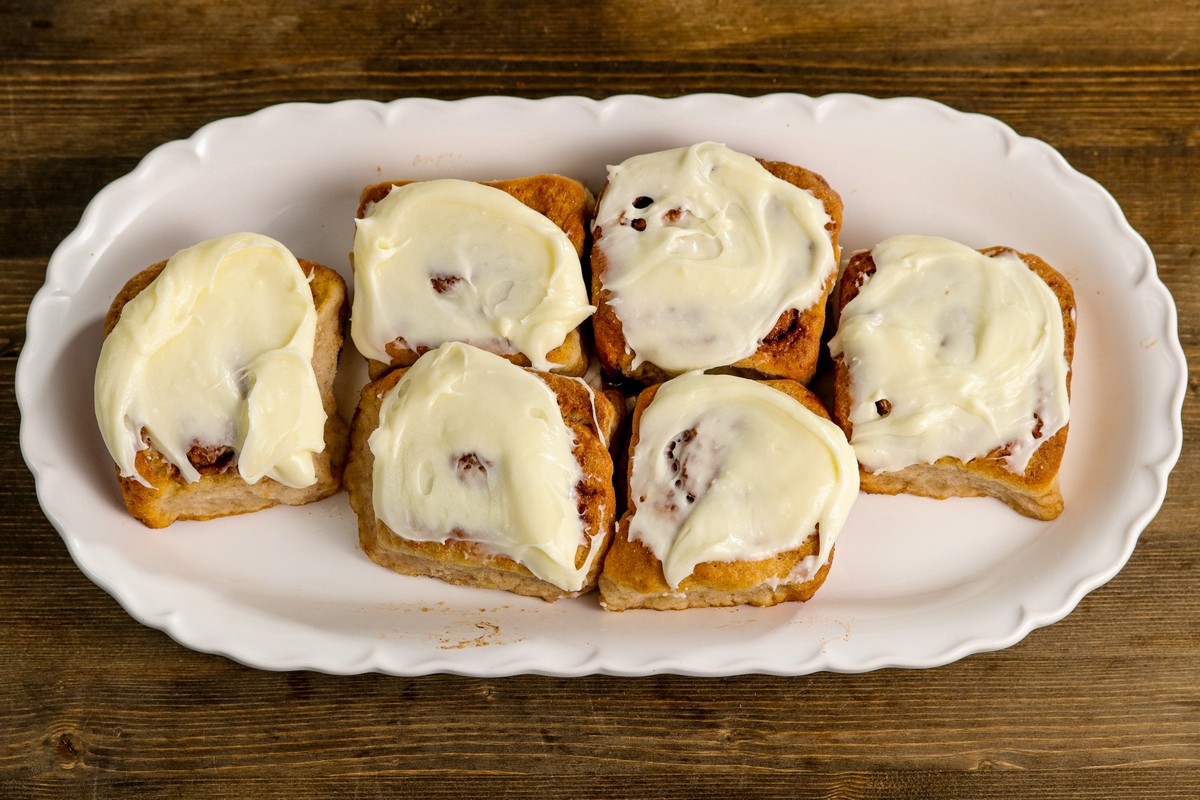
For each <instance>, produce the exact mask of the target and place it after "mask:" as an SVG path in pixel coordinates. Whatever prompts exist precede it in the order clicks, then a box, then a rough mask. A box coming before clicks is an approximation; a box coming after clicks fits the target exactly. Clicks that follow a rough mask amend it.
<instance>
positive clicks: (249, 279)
mask: <svg viewBox="0 0 1200 800" xmlns="http://www.w3.org/2000/svg"><path fill="white" fill-rule="evenodd" d="M316 329H317V312H316V308H315V306H314V302H313V296H312V292H311V291H310V289H309V286H308V277H307V276H306V275H305V274H304V270H303V269H302V268H301V267H300V264H299V262H297V260H296V258H295V256H293V255H292V254H291V253H290V252H289V251H288V250H287V248H286V247H284V246H283V245H282V244H280V243H279V242H277V241H275V240H274V239H270V238H268V237H266V236H262V235H259V234H254V233H235V234H230V235H228V236H222V237H220V238H217V239H213V240H210V241H207V242H203V243H201V244H198V245H195V246H194V247H189V248H187V249H185V250H181V251H180V252H178V253H176V254H175V255H174V256H173V257H172V258H171V259H170V260H169V261H168V262H167V264H166V267H165V268H164V269H163V270H162V272H161V273H160V274H159V275H158V276H157V277H156V278H155V279H154V280H153V281H152V282H151V283H150V284H149V285H148V286H147V287H146V288H145V289H144V290H143V291H141V292H140V293H139V294H138V295H137V296H136V297H134V298H133V299H132V300H130V301H129V302H128V303H126V304H125V306H124V308H123V309H122V311H121V317H120V320H119V321H118V322H117V324H116V326H115V327H114V328H113V330H112V332H111V333H110V334H109V335H108V337H107V338H106V339H105V340H104V344H103V346H102V348H101V351H100V360H99V363H98V364H97V367H96V383H95V411H96V419H97V422H98V423H99V426H100V432H101V434H102V436H103V437H104V443H105V445H106V446H107V447H108V451H109V453H110V454H111V455H112V457H113V460H114V461H116V463H117V466H118V467H119V469H120V473H121V475H122V476H124V477H132V478H136V479H137V480H138V481H139V482H141V483H143V484H145V485H147V486H149V485H150V484H149V483H148V482H147V481H146V479H145V478H144V477H143V476H142V475H140V474H139V473H138V472H137V470H136V466H135V461H136V457H137V453H138V451H140V450H143V449H145V448H146V447H147V445H146V443H145V442H144V441H143V439H142V432H143V431H145V434H146V437H147V438H148V439H149V442H150V445H152V446H153V447H154V449H156V450H157V451H159V452H160V453H161V454H162V455H163V457H164V458H166V460H167V461H169V462H170V463H171V464H173V465H174V466H175V467H176V468H178V469H179V472H180V474H181V475H182V476H183V477H184V478H185V479H186V480H187V481H189V482H195V481H197V480H199V479H200V474H199V473H198V472H197V470H196V468H195V467H194V466H193V465H192V464H191V462H190V461H189V460H188V451H189V450H190V449H191V448H192V447H193V446H196V445H199V446H202V447H210V446H228V447H232V448H233V450H235V451H236V453H237V468H238V472H239V473H240V474H241V476H242V478H243V479H244V480H245V481H246V482H247V483H251V484H253V483H257V482H258V481H259V480H260V479H261V478H263V477H264V476H265V477H268V478H271V479H273V480H276V481H278V482H279V483H282V484H284V485H286V486H290V487H293V488H303V487H306V486H311V485H312V484H313V483H315V482H316V467H315V464H314V461H313V455H314V454H315V453H319V452H321V451H322V450H324V448H325V436H324V430H325V420H326V415H325V410H324V408H323V406H322V403H321V393H320V388H319V387H318V385H317V378H316V375H315V373H314V371H313V367H312V358H313V346H314V341H315V337H316Z"/></svg>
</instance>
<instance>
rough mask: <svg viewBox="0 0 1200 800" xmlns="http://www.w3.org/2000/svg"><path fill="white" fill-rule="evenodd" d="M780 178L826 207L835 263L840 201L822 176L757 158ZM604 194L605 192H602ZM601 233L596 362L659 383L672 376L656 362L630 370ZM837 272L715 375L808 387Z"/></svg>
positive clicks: (595, 277)
mask: <svg viewBox="0 0 1200 800" xmlns="http://www.w3.org/2000/svg"><path fill="white" fill-rule="evenodd" d="M758 161H759V163H760V164H762V165H763V167H764V168H765V169H766V170H767V171H768V172H770V173H771V174H772V175H774V176H775V177H777V178H779V179H780V180H785V181H787V182H788V183H790V184H792V185H794V186H797V187H799V188H801V189H804V190H806V191H808V192H810V193H811V194H812V195H813V196H814V197H816V198H817V199H818V200H820V201H821V203H822V204H823V205H824V206H825V213H826V214H828V215H829V217H830V222H829V223H828V224H827V225H826V226H825V229H826V230H827V231H828V232H829V238H830V241H831V242H832V243H833V252H834V257H835V261H836V260H837V258H839V257H840V253H841V250H840V245H839V241H838V239H839V236H840V233H841V229H842V199H841V197H840V196H839V195H838V193H837V192H835V191H834V190H833V189H832V188H830V186H829V184H828V183H827V182H826V181H825V179H824V178H823V177H821V176H820V175H818V174H817V173H815V172H812V171H810V170H807V169H805V168H803V167H798V166H795V165H794V164H788V163H785V162H782V161H763V160H762V159H759V160H758ZM601 196H603V190H602V191H601ZM603 234H604V232H603V231H602V230H597V231H596V232H595V242H594V244H593V247H592V254H591V265H592V303H593V304H594V305H595V306H596V313H595V314H594V315H593V317H592V327H593V330H594V332H595V340H596V355H597V356H598V357H599V358H600V363H601V364H603V365H604V366H605V368H606V369H607V370H609V371H611V372H613V373H620V374H622V375H624V376H626V377H628V378H632V379H634V380H637V381H639V382H641V383H643V384H650V383H658V382H661V381H665V380H667V379H668V378H670V377H671V375H670V373H668V372H666V371H665V370H663V369H662V368H660V367H659V366H657V365H656V364H653V363H650V362H646V361H644V362H642V363H641V364H639V365H638V366H637V367H636V368H635V367H634V366H633V353H632V352H630V350H629V348H628V343H627V342H626V340H625V333H624V330H623V327H622V325H621V319H620V317H618V316H617V314H616V311H615V310H614V309H613V307H612V303H611V300H612V292H610V291H608V290H607V289H605V288H604V275H605V273H606V272H607V270H608V262H607V259H606V258H605V253H604V246H603V238H604V235H603ZM835 280H836V274H830V276H829V279H828V280H827V281H826V284H825V286H824V288H823V289H822V292H821V297H820V299H818V300H817V301H816V302H815V303H813V304H812V305H811V306H809V307H808V308H805V309H788V310H786V311H784V312H783V314H781V315H780V317H779V319H778V320H777V321H776V323H775V325H774V327H773V328H772V329H771V331H770V333H768V334H767V335H766V336H764V337H763V338H762V339H761V340H760V341H759V345H758V349H757V350H756V351H755V352H754V353H752V354H751V355H750V356H748V357H746V358H744V359H742V360H741V361H738V362H736V363H734V364H731V365H728V366H727V367H725V368H722V369H716V370H712V371H713V372H729V373H733V374H738V375H743V376H745V377H751V378H788V379H791V380H796V381H799V382H800V383H808V382H809V381H810V380H812V377H813V374H814V373H815V372H816V369H817V359H818V355H819V353H820V339H821V332H822V330H823V329H824V327H825V305H826V300H827V299H828V297H829V294H830V292H831V291H832V290H833V286H834V282H835Z"/></svg>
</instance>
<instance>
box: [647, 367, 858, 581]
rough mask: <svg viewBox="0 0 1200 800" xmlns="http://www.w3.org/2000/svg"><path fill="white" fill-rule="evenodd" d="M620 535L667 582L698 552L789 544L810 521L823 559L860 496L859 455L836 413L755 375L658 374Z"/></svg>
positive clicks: (750, 552) (807, 567) (708, 554)
mask: <svg viewBox="0 0 1200 800" xmlns="http://www.w3.org/2000/svg"><path fill="white" fill-rule="evenodd" d="M638 430H639V435H638V442H637V445H636V446H635V448H634V450H633V454H632V460H633V467H632V476H631V479H630V481H631V482H630V499H631V501H632V502H633V503H634V504H635V505H636V508H635V510H634V513H633V515H632V517H631V518H630V521H629V538H630V539H631V540H636V541H641V542H642V543H644V544H645V545H646V546H647V547H648V548H649V549H650V551H651V552H653V553H654V555H655V557H656V558H658V560H659V561H661V562H662V565H663V574H664V577H665V578H666V581H667V584H668V585H670V586H671V587H672V588H676V587H678V586H679V584H680V582H682V581H683V580H684V579H685V578H687V577H688V576H689V575H691V574H692V572H693V571H694V570H695V568H696V565H697V564H700V563H702V562H706V561H749V560H757V559H763V558H768V557H771V556H774V555H777V554H779V553H782V552H786V551H788V550H794V549H796V548H797V547H799V546H801V545H802V544H803V543H804V541H805V540H806V539H807V538H808V537H809V536H810V535H812V533H813V531H814V530H816V531H817V532H818V534H819V537H820V550H819V552H818V555H817V556H816V557H815V558H811V559H809V560H808V563H806V564H802V566H803V567H804V572H805V575H806V576H809V577H811V576H812V575H815V574H816V572H817V570H819V569H820V568H821V567H822V566H823V565H824V564H825V563H826V562H827V561H828V560H829V555H830V553H831V552H832V551H833V547H834V543H835V541H836V540H837V537H838V534H839V533H840V532H841V530H842V527H843V526H844V524H845V521H846V518H847V516H848V515H849V512H850V508H851V506H852V505H853V503H854V500H855V498H856V497H857V495H858V464H857V462H856V461H855V458H854V451H853V450H851V448H850V446H849V444H847V443H846V437H845V436H844V435H843V434H842V431H841V429H839V428H838V427H837V425H835V424H834V423H832V422H830V421H829V420H827V419H824V418H823V417H820V416H818V415H817V414H814V413H813V412H812V411H810V410H808V409H807V408H805V407H804V406H803V405H801V404H800V403H799V402H797V401H796V400H795V399H794V398H792V397H790V396H788V395H786V394H784V393H783V392H781V391H779V390H777V389H774V388H772V387H771V386H768V385H766V384H763V383H758V382H756V381H752V380H747V379H745V378H739V377H735V376H731V375H706V374H703V373H700V372H689V373H686V374H684V375H681V376H679V377H676V378H673V379H672V380H670V381H667V382H666V383H664V384H662V385H661V386H660V388H659V389H658V392H657V393H656V394H655V396H654V399H653V401H652V402H651V403H650V405H649V406H647V407H646V409H645V411H644V412H643V413H642V416H641V419H640V421H639V426H638Z"/></svg>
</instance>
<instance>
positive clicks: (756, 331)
mask: <svg viewBox="0 0 1200 800" xmlns="http://www.w3.org/2000/svg"><path fill="white" fill-rule="evenodd" d="M829 222H830V217H829V215H828V214H827V213H826V211H825V207H824V204H823V203H822V202H821V201H820V200H819V199H817V198H816V197H815V196H813V194H812V193H811V192H808V191H805V190H804V189H800V188H799V187H797V186H794V185H792V184H790V183H788V182H787V181H784V180H781V179H779V178H777V177H775V176H774V175H772V174H771V173H770V172H768V171H767V170H766V169H765V168H764V167H763V166H762V165H761V164H759V163H758V162H757V161H756V160H755V159H753V158H751V157H750V156H748V155H743V154H741V153H737V152H735V151H733V150H731V149H729V148H728V147H726V146H724V145H721V144H715V143H713V142H704V143H701V144H697V145H693V146H691V147H684V148H678V149H675V150H666V151H662V152H658V153H649V154H645V155H640V156H635V157H633V158H630V159H628V160H627V161H625V162H623V163H622V164H619V165H617V166H610V167H609V168H608V184H607V186H606V187H605V190H604V194H603V196H602V198H601V200H600V205H599V207H598V209H597V212H596V220H595V223H594V225H593V230H594V231H595V233H596V240H597V247H600V248H602V249H603V252H604V259H605V263H606V268H605V272H604V274H603V276H602V282H603V287H602V288H604V289H606V290H608V291H609V292H611V298H610V299H609V301H608V302H609V303H610V304H611V306H612V308H613V310H614V312H615V313H616V315H617V317H619V318H620V320H621V327H622V331H623V333H624V336H625V340H626V343H627V346H628V349H629V350H630V351H631V354H632V356H633V367H634V368H636V367H637V366H638V365H640V364H641V363H642V362H645V361H649V362H651V363H653V364H655V365H657V366H659V367H661V368H662V369H664V370H666V371H668V372H671V373H680V372H685V371H687V370H693V369H709V368H712V367H719V366H725V365H728V364H733V363H735V362H737V361H740V360H742V359H744V358H746V357H748V356H750V355H752V354H753V353H754V352H755V351H756V350H757V349H758V346H759V342H760V340H762V338H763V337H765V336H766V335H767V334H769V333H770V332H771V329H772V328H773V327H774V326H775V323H776V322H777V321H778V319H779V317H780V315H782V314H783V313H784V312H785V311H787V310H788V309H805V308H808V307H809V306H811V305H812V304H813V303H815V302H817V301H819V300H820V299H821V297H822V296H823V294H824V291H825V286H826V284H827V282H828V280H829V278H830V276H831V275H832V274H833V273H834V272H835V271H836V269H837V254H836V253H835V252H834V247H833V243H832V241H831V240H830V237H829V233H828V231H827V230H826V229H825V226H826V225H827V224H829Z"/></svg>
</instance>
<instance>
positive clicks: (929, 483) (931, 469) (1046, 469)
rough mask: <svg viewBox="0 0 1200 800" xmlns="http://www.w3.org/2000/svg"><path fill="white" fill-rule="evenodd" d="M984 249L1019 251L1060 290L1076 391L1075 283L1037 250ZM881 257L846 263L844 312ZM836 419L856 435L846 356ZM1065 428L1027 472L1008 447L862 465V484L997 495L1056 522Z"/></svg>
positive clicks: (935, 493) (899, 490) (837, 366)
mask: <svg viewBox="0 0 1200 800" xmlns="http://www.w3.org/2000/svg"><path fill="white" fill-rule="evenodd" d="M979 252H981V253H983V254H984V255H986V256H989V257H992V258H994V257H996V256H998V255H1002V254H1005V253H1014V254H1016V255H1017V256H1018V257H1020V259H1021V260H1022V261H1023V262H1024V263H1025V265H1026V266H1027V267H1029V269H1030V270H1031V271H1033V272H1034V273H1035V274H1037V276H1038V277H1040V278H1041V279H1042V280H1043V281H1044V282H1045V283H1046V285H1047V286H1049V287H1050V289H1051V290H1052V291H1053V292H1054V294H1055V296H1056V297H1057V298H1058V305H1059V310H1060V311H1061V313H1062V324H1063V334H1064V345H1065V347H1064V351H1063V354H1064V355H1065V356H1066V359H1067V366H1068V370H1067V394H1068V396H1070V391H1071V370H1070V366H1071V364H1072V361H1073V360H1074V356H1075V313H1074V310H1075V294H1074V292H1073V291H1072V289H1071V284H1070V283H1069V282H1068V281H1067V279H1066V278H1065V277H1063V276H1062V274H1060V273H1059V272H1058V271H1057V270H1055V269H1054V268H1053V267H1051V266H1050V265H1049V264H1047V263H1046V262H1045V261H1043V260H1042V259H1041V258H1039V257H1038V256H1036V255H1033V254H1031V253H1022V252H1019V251H1017V250H1013V249H1012V248H1010V247H989V248H985V249H983V250H980V251H979ZM874 271H875V261H874V260H873V259H872V258H871V253H870V252H862V253H855V254H854V256H853V257H851V259H850V263H849V264H848V265H847V266H846V270H845V272H844V274H843V276H842V282H841V285H840V288H839V291H838V315H839V317H840V315H841V311H842V309H844V308H845V307H846V304H847V303H849V302H850V301H851V300H853V299H854V298H855V297H857V296H858V292H859V290H860V289H861V287H862V285H863V282H864V279H865V278H866V277H867V276H869V275H871V274H872V273H874ZM833 396H834V400H833V419H834V422H836V423H837V424H838V425H839V426H840V427H841V428H842V430H843V431H845V433H846V438H847V439H850V438H851V437H852V436H853V433H854V426H853V424H852V423H851V422H850V408H851V407H852V405H853V402H852V397H851V393H850V370H849V368H847V367H846V365H845V363H844V362H843V359H842V358H841V356H838V357H836V358H834V390H833ZM1068 427H1069V426H1063V428H1062V430H1060V431H1058V433H1056V434H1055V435H1054V436H1051V437H1050V438H1049V439H1047V440H1046V441H1044V442H1042V444H1041V445H1040V446H1039V447H1038V449H1037V450H1035V451H1034V453H1033V455H1032V457H1031V458H1030V459H1029V464H1028V465H1027V466H1026V468H1025V471H1024V472H1023V473H1014V472H1011V471H1010V470H1008V469H1007V468H1006V467H1005V466H1004V461H1003V457H1004V455H1005V454H1006V453H1005V452H1004V450H1003V448H1001V449H998V450H996V451H993V452H991V453H989V454H988V455H986V456H983V457H981V458H975V459H972V460H970V461H967V462H965V463H964V462H963V461H961V460H959V459H957V458H951V457H949V456H947V457H944V458H940V459H938V460H937V461H935V462H934V463H933V464H914V465H912V466H909V467H905V468H904V469H902V470H896V471H894V472H881V473H878V474H873V473H870V472H867V471H866V470H865V469H863V468H862V467H861V465H860V466H859V476H860V480H859V483H860V486H861V487H862V489H863V491H866V492H870V493H873V494H891V495H895V494H915V495H921V496H923V497H934V498H937V499H939V500H944V499H946V498H948V497H995V498H997V499H999V500H1001V501H1003V502H1004V503H1006V504H1008V505H1009V506H1011V507H1012V508H1013V509H1015V510H1016V511H1018V512H1020V513H1021V514H1024V515H1025V516H1027V517H1032V518H1034V519H1041V520H1051V519H1055V518H1056V517H1058V516H1059V515H1060V514H1062V511H1063V498H1062V493H1061V492H1060V491H1059V486H1058V468H1059V465H1060V464H1061V463H1062V457H1063V451H1064V450H1065V449H1066V444H1067V429H1068Z"/></svg>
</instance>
